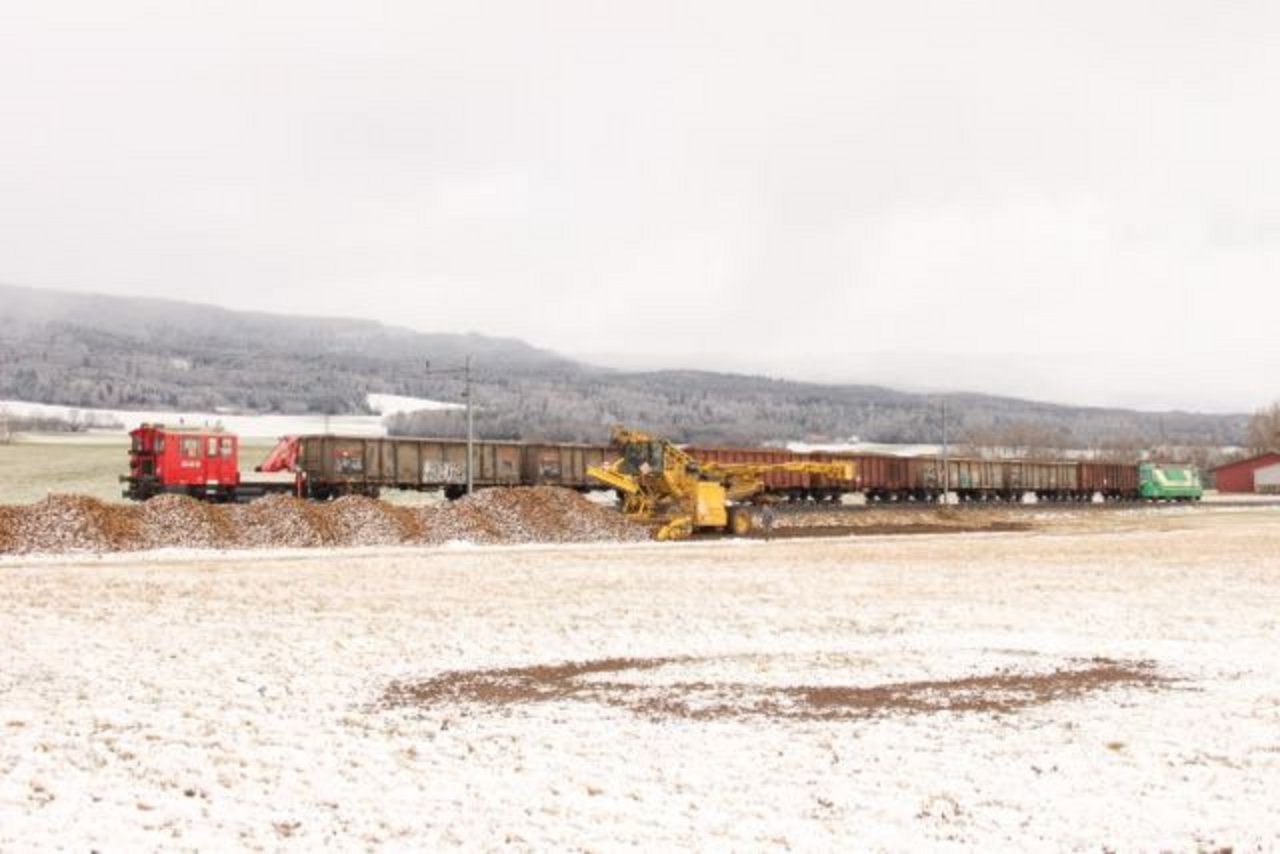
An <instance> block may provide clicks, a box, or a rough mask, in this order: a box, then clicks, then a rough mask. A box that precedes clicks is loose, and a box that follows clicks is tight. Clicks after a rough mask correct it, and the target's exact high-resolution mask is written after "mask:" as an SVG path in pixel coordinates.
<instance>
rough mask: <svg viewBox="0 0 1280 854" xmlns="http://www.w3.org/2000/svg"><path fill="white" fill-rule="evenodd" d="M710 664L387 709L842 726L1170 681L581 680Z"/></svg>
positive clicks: (1137, 675)
mask: <svg viewBox="0 0 1280 854" xmlns="http://www.w3.org/2000/svg"><path fill="white" fill-rule="evenodd" d="M707 663H709V660H707V659H697V658H693V657H674V658H606V659H598V660H595V661H579V662H564V663H559V664H542V665H533V666H530V667H514V668H498V669H491V670H460V671H451V672H448V673H443V674H441V675H440V676H437V677H435V678H432V679H428V680H425V681H422V682H416V683H412V682H393V683H391V685H390V686H389V687H388V688H387V690H386V692H385V694H384V695H383V698H382V702H383V704H384V705H385V706H387V707H391V708H394V707H406V706H418V707H422V708H427V709H429V708H433V707H443V708H451V707H453V706H455V705H456V704H459V703H472V704H479V705H483V706H490V707H497V708H499V709H501V708H503V707H508V706H512V705H517V704H522V703H535V702H551V701H570V700H571V701H577V702H588V703H597V704H603V705H607V706H614V707H618V708H625V709H629V710H631V711H633V712H636V713H637V714H641V715H644V716H646V717H651V718H686V719H691V720H722V719H729V718H752V717H764V718H773V719H790V720H839V719H852V718H866V717H877V716H883V715H891V714H932V713H938V712H967V713H975V712H977V713H1014V712H1017V711H1019V710H1021V709H1024V708H1027V707H1030V706H1036V705H1044V704H1046V703H1051V702H1056V701H1063V700H1072V699H1079V698H1081V697H1084V696H1085V695H1088V694H1092V693H1095V692H1099V691H1104V690H1107V689H1110V688H1116V687H1126V688H1144V689H1156V688H1161V687H1164V686H1165V685H1166V684H1167V683H1168V682H1169V680H1168V679H1166V678H1165V677H1162V676H1160V675H1159V674H1158V673H1157V672H1156V669H1155V666H1154V664H1153V663H1152V662H1150V661H1131V662H1126V661H1117V660H1112V659H1108V658H1101V657H1100V658H1094V659H1091V660H1075V661H1070V662H1067V663H1065V664H1064V665H1063V666H1061V667H1057V668H1055V669H1053V670H1049V671H1047V672H1039V673H1035V672H1030V673H1019V672H993V673H988V674H982V675H977V676H965V677H960V678H954V679H928V680H917V681H912V682H892V683H884V684H876V685H821V686H812V685H794V686H761V685H751V684H745V683H728V682H708V681H694V682H674V683H669V684H665V685H662V686H660V687H655V686H653V685H643V684H637V683H635V682H627V681H612V680H603V681H602V680H599V679H591V680H589V681H584V679H583V677H598V676H601V675H602V674H625V673H628V672H631V673H637V672H642V671H653V670H659V669H661V668H663V667H666V666H668V665H673V664H680V665H689V664H697V665H705V664H707Z"/></svg>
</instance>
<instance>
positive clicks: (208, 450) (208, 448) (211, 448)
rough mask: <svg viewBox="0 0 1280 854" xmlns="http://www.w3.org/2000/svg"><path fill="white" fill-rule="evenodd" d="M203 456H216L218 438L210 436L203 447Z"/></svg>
mask: <svg viewBox="0 0 1280 854" xmlns="http://www.w3.org/2000/svg"><path fill="white" fill-rule="evenodd" d="M204 455H205V456H206V457H216V456H218V437H217V436H210V437H209V438H208V440H207V441H206V443H205V446H204Z"/></svg>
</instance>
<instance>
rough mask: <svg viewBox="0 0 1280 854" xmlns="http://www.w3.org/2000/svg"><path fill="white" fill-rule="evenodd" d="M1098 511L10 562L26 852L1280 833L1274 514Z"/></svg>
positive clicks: (0, 612)
mask: <svg viewBox="0 0 1280 854" xmlns="http://www.w3.org/2000/svg"><path fill="white" fill-rule="evenodd" d="M1140 518H1141V517H1136V516H1135V519H1140ZM1091 524H1093V525H1096V526H1099V527H1076V528H1072V529H1067V528H1063V529H1055V530H1051V531H1049V532H1038V533H1016V534H982V535H938V536H932V535H931V536H915V537H911V536H899V537H883V538H859V539H848V540H807V541H796V540H789V541H777V542H772V543H764V542H751V543H742V542H717V543H702V544H692V545H690V544H680V545H671V544H663V545H657V544H655V545H639V546H628V547H620V548H617V549H607V548H601V547H596V546H592V547H572V548H565V547H561V548H529V547H523V548H505V549H504V548H446V549H439V550H417V551H414V550H405V549H396V550H385V551H367V550H366V551H360V552H347V553H333V552H330V553H310V554H306V555H305V556H303V555H298V554H282V555H278V556H276V557H274V558H273V559H264V558H263V557H262V556H261V555H257V556H246V555H230V556H225V557H223V556H208V555H181V554H177V555H175V554H168V555H150V556H145V555H144V556H137V555H133V556H111V557H107V558H101V559H100V558H95V557H92V556H87V557H80V558H76V559H68V560H50V559H47V558H46V559H35V560H26V561H23V560H18V559H7V560H5V561H3V562H2V563H0V850H31V849H39V848H53V847H67V848H72V849H80V850H88V849H90V848H98V849H104V850H132V849H149V850H150V849H158V848H163V849H184V848H202V849H206V850H222V849H227V848H232V847H235V848H241V847H249V848H272V849H275V848H280V847H287V848H296V849H299V850H302V849H308V850H309V849H313V848H315V847H317V846H319V845H325V844H328V845H334V846H341V847H342V848H358V847H366V846H368V847H372V846H380V845H390V846H393V847H398V848H412V849H419V850H420V849H432V848H437V847H441V846H448V845H464V846H466V847H472V848H475V847H493V846H498V845H503V844H514V845H516V846H517V847H531V848H539V849H545V848H555V849H562V848H568V847H574V848H578V847H585V848H616V847H622V846H625V845H631V844H638V845H641V846H643V847H645V848H647V849H656V848H666V847H669V846H675V845H679V846H685V847H695V846H696V847H699V848H704V847H717V848H736V849H749V850H755V849H760V848H779V849H781V848H805V849H833V848H848V847H857V848H877V847H878V848H892V849H903V848H908V849H929V850H935V849H940V848H947V847H975V846H978V845H983V846H990V845H996V846H999V847H1001V848H1005V849H1009V848H1018V849H1055V850H1060V849H1063V848H1085V847H1089V848H1099V847H1102V846H1110V847H1113V848H1120V849H1121V850H1132V849H1147V850H1150V849H1159V848H1174V849H1180V850H1189V849H1196V848H1213V847H1217V846H1234V848H1235V850H1237V851H1240V850H1254V849H1255V848H1261V849H1273V848H1275V847H1277V845H1280V818H1278V817H1277V812H1276V810H1275V807H1274V804H1275V792H1276V791H1277V789H1278V788H1280V656H1277V655H1276V654H1275V650H1276V637H1277V631H1278V629H1280V616H1278V615H1280V585H1277V581H1278V580H1280V513H1277V512H1276V511H1274V510H1245V511H1236V512H1222V511H1217V512H1215V511H1206V512H1203V513H1198V514H1181V515H1177V516H1157V515H1153V516H1151V522H1150V524H1149V525H1143V524H1140V523H1139V522H1134V523H1132V524H1130V525H1128V526H1126V529H1125V530H1123V531H1114V530H1107V529H1106V528H1104V527H1100V525H1101V523H1091ZM615 658H619V659H629V660H628V661H620V662H615V661H608V660H609V659H615ZM570 661H586V662H596V665H595V667H594V670H593V671H591V672H582V673H576V672H574V671H572V670H568V669H563V668H562V669H559V670H557V669H556V668H554V667H546V668H544V669H541V670H538V669H532V670H530V669H528V668H534V667H536V666H538V665H558V664H562V663H564V662H570ZM502 668H508V669H510V668H517V670H515V671H511V670H508V671H507V672H500V671H499V669H502ZM521 669H522V670H521ZM588 670H590V669H588ZM1112 671H1117V672H1121V673H1122V675H1123V674H1124V673H1128V674H1129V675H1130V677H1132V678H1128V677H1126V678H1120V679H1118V680H1115V681H1108V680H1109V678H1110V677H1105V678H1104V676H1101V675H1097V674H1105V673H1111V672H1112ZM1091 673H1092V674H1095V676H1096V678H1095V677H1094V676H1088V674H1091ZM1082 674H1084V675H1082ZM1054 680H1057V681H1054ZM815 686H826V687H827V688H829V689H830V690H829V691H827V692H826V693H823V692H820V691H815V690H813V689H814V688H815ZM1045 686H1057V687H1045ZM824 698H825V699H824ZM832 698H835V699H834V700H833V699H832ZM947 707H950V710H948V708H947Z"/></svg>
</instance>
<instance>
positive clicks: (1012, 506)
mask: <svg viewBox="0 0 1280 854" xmlns="http://www.w3.org/2000/svg"><path fill="white" fill-rule="evenodd" d="M773 507H774V510H775V512H776V513H777V514H778V515H779V516H781V515H784V514H791V513H800V514H802V513H850V514H857V513H868V512H883V511H893V510H941V509H944V508H945V509H948V510H955V511H958V512H960V513H977V512H981V511H984V510H985V511H991V510H999V511H1011V512H1018V513H1033V512H1036V511H1051V510H1063V511H1073V512H1074V511H1077V510H1079V511H1086V512H1105V511H1115V510H1144V509H1145V510H1154V509H1160V510H1171V509H1177V508H1182V509H1191V508H1194V509H1198V510H1212V509H1215V508H1219V507H1224V508H1248V507H1280V498H1276V499H1267V500H1263V501H1108V502H1105V503H1092V502H1075V501H1045V502H1039V503H1034V504H1017V503H1012V502H999V501H989V502H981V501H972V502H964V503H961V504H949V505H943V504H936V503H931V502H925V501H900V502H884V503H875V504H838V503H824V502H793V503H782V504H775V505H773Z"/></svg>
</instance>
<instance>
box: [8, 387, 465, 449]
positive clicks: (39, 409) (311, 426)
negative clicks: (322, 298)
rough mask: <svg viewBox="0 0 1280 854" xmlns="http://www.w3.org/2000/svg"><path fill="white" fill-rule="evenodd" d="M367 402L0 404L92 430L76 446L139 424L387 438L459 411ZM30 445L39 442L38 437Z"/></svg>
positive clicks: (378, 397)
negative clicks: (315, 410)
mask: <svg viewBox="0 0 1280 854" xmlns="http://www.w3.org/2000/svg"><path fill="white" fill-rule="evenodd" d="M365 402H366V403H367V404H368V406H369V408H370V409H371V410H373V411H374V412H375V413H377V414H376V415H332V416H329V415H237V414H229V413H220V412H176V411H168V410H151V409H149V410H142V409H89V408H79V407H73V406H58V405H54V404H48V403H31V402H29V401H23V400H0V415H9V416H13V417H22V418H49V419H54V420H57V421H66V422H69V423H73V424H82V425H85V426H87V427H89V428H90V431H89V432H88V433H75V434H69V435H70V436H71V437H74V440H75V441H81V442H84V441H93V438H94V434H97V435H98V436H101V437H105V438H108V439H109V438H111V437H114V436H116V435H118V434H119V433H122V432H127V431H129V430H132V429H133V428H134V427H137V426H138V425H139V424H143V423H152V424H173V425H178V424H185V425H189V426H201V427H202V426H214V425H221V426H222V427H225V428H226V429H227V430H230V431H232V432H233V433H236V434H238V435H240V436H246V437H257V438H272V439H275V438H279V437H280V436H286V435H292V434H296V433H342V434H344V435H348V436H385V435H386V432H387V430H386V426H385V425H384V424H383V422H382V419H383V418H384V417H386V416H388V415H394V414H395V413H398V412H416V411H419V410H424V409H431V410H440V409H461V408H462V407H461V406H460V405H459V404H456V403H444V402H441V401H438V400H427V399H425V398H416V397H404V396H402V395H395V394H369V395H366V396H365ZM58 439H61V440H62V441H67V440H68V439H67V437H66V436H61V435H60V434H55V435H54V439H53V440H54V441H56V440H58ZM29 441H40V436H39V435H38V434H37V435H34V436H32V437H30V439H29Z"/></svg>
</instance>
